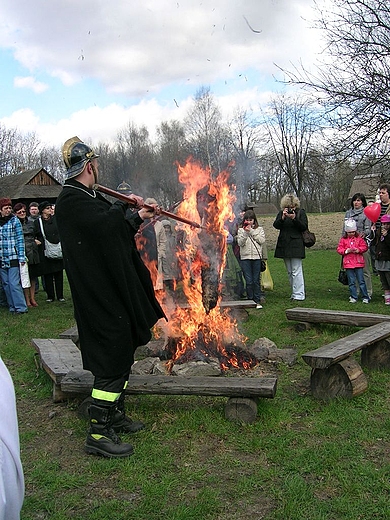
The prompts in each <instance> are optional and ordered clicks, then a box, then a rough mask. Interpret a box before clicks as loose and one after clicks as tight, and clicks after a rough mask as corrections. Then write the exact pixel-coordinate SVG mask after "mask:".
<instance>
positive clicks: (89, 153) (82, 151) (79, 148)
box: [62, 137, 99, 179]
mask: <svg viewBox="0 0 390 520" xmlns="http://www.w3.org/2000/svg"><path fill="white" fill-rule="evenodd" d="M97 157H99V155H97V154H96V153H95V152H94V151H93V150H92V148H91V147H90V146H88V145H86V144H85V143H83V142H82V140H81V139H79V138H78V137H71V138H70V139H68V140H67V141H66V142H65V143H64V146H63V147H62V158H63V159H64V163H65V166H66V175H65V177H66V179H71V178H72V177H76V176H77V175H79V174H80V173H81V172H82V171H83V169H84V167H85V165H86V164H87V162H88V161H91V160H92V159H96V158H97Z"/></svg>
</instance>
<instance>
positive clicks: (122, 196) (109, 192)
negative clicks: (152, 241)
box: [93, 184, 202, 228]
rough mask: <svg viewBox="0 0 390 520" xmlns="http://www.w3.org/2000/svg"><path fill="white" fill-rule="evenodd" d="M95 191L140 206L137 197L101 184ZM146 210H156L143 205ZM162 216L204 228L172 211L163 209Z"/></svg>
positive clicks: (95, 187)
mask: <svg viewBox="0 0 390 520" xmlns="http://www.w3.org/2000/svg"><path fill="white" fill-rule="evenodd" d="M93 189H94V190H96V191H100V192H102V193H105V194H106V195H110V196H111V197H114V198H116V199H118V200H121V201H123V202H127V204H129V205H130V206H135V207H139V206H138V200H137V199H136V198H135V197H132V196H131V195H125V194H124V193H120V192H119V191H115V190H112V189H111V188H107V187H106V186H102V185H101V184H95V185H94V186H93ZM141 207H142V208H145V209H154V208H153V206H151V205H150V204H145V203H144V204H143V205H142V206H141ZM159 214H160V215H165V216H166V217H168V218H172V219H174V220H178V221H179V222H183V223H184V224H188V225H189V226H192V227H196V228H202V226H201V225H200V224H198V223H197V222H193V221H192V220H188V219H187V218H184V217H179V216H178V215H175V214H174V213H171V212H170V211H165V210H163V209H160V211H159Z"/></svg>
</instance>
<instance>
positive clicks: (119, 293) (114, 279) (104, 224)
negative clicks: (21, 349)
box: [56, 137, 165, 457]
mask: <svg viewBox="0 0 390 520" xmlns="http://www.w3.org/2000/svg"><path fill="white" fill-rule="evenodd" d="M62 155H63V159H64V163H65V167H66V174H65V179H66V180H65V184H64V186H63V189H62V192H61V193H60V195H59V197H58V199H57V202H56V218H57V223H58V229H59V233H60V236H61V244H62V249H63V257H64V264H65V270H66V273H67V276H68V280H69V286H70V289H71V292H72V298H73V304H74V312H75V318H76V322H77V328H78V333H79V338H80V350H81V356H82V360H83V367H84V369H85V370H89V371H90V372H92V374H93V376H94V382H93V388H92V395H91V398H90V400H91V404H90V406H89V409H88V413H89V419H90V427H89V430H88V434H87V438H86V442H85V451H86V452H87V453H91V454H96V455H103V456H106V457H128V456H130V455H132V454H133V447H132V445H131V444H129V443H125V442H122V441H121V440H120V438H119V437H118V435H117V434H118V433H135V432H137V431H139V430H141V429H143V428H144V424H143V423H142V422H139V421H132V420H131V419H130V418H128V417H127V416H126V414H125V389H126V386H127V383H128V378H129V374H130V369H131V366H132V364H133V362H134V351H135V349H136V348H137V347H138V346H140V345H145V344H146V343H148V342H149V341H150V339H151V331H150V329H151V328H152V327H153V326H154V324H155V323H156V322H157V321H158V320H159V319H160V318H164V317H165V315H164V312H163V310H162V308H161V307H160V305H159V303H158V301H157V300H156V297H155V294H154V290H153V285H152V282H151V278H150V274H149V271H148V269H147V267H146V266H145V265H144V264H143V262H142V260H141V258H140V255H139V253H138V251H137V249H136V246H135V241H134V236H135V233H136V232H137V231H138V229H139V226H140V225H141V224H142V222H143V220H144V219H146V218H151V217H153V215H154V214H155V213H156V212H157V211H158V208H157V207H153V209H146V208H143V207H142V206H143V204H144V201H143V199H142V198H141V197H137V196H136V195H133V198H134V200H135V201H136V202H137V207H138V208H141V209H139V210H138V211H135V212H134V214H133V215H132V216H131V217H128V218H127V219H126V218H125V215H126V210H127V208H128V204H127V203H124V202H121V201H116V202H115V203H114V204H111V203H110V202H109V201H108V200H106V199H105V198H104V197H103V196H102V195H101V193H99V192H97V191H95V190H94V189H93V187H94V184H95V183H97V182H98V178H99V164H98V157H99V156H98V155H97V154H96V153H95V152H94V150H93V149H92V148H91V147H90V146H88V145H87V144H85V143H83V142H82V141H81V140H80V139H79V138H78V137H73V138H71V139H68V140H67V141H66V142H65V144H64V145H63V147H62Z"/></svg>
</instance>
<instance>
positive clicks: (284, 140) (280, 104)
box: [264, 94, 319, 197]
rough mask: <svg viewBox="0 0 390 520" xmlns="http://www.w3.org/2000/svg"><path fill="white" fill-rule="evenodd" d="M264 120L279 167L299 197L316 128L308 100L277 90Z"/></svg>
mask: <svg viewBox="0 0 390 520" xmlns="http://www.w3.org/2000/svg"><path fill="white" fill-rule="evenodd" d="M264 124H265V127H266V128H267V131H268V136H269V142H270V145H271V147H272V149H273V152H274V154H275V157H276V159H277V162H278V164H279V168H280V169H281V170H282V171H283V173H284V175H285V176H286V178H287V179H288V181H289V184H290V186H291V189H292V190H293V191H294V192H295V193H296V194H297V196H298V197H300V196H301V193H302V190H303V187H304V182H305V179H306V178H307V176H308V171H307V159H308V156H309V153H310V150H311V149H312V148H314V139H315V134H316V132H317V131H318V128H319V127H318V122H317V115H316V113H315V112H314V110H313V107H312V105H311V102H310V101H309V100H307V99H300V98H298V97H296V98H291V97H288V96H286V95H285V94H279V95H278V96H276V97H274V98H273V100H272V101H271V102H270V104H269V112H268V113H267V114H265V115H264Z"/></svg>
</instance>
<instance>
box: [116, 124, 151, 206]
mask: <svg viewBox="0 0 390 520" xmlns="http://www.w3.org/2000/svg"><path fill="white" fill-rule="evenodd" d="M115 152H116V160H117V161H118V164H117V168H116V170H115V172H114V175H115V178H114V179H113V181H114V182H116V183H117V184H119V183H120V182H122V181H123V180H125V181H126V182H128V183H130V185H131V186H132V188H133V189H134V192H135V193H138V194H139V195H141V196H148V195H150V193H153V191H154V187H155V183H156V181H157V180H158V179H157V176H156V175H155V170H154V159H153V150H152V145H151V142H150V139H149V132H148V130H147V128H146V127H145V126H141V127H139V128H138V127H137V126H136V125H134V124H133V123H131V122H130V123H128V125H127V126H126V127H125V128H123V129H122V130H121V131H120V132H119V133H118V137H117V145H116V149H115Z"/></svg>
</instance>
